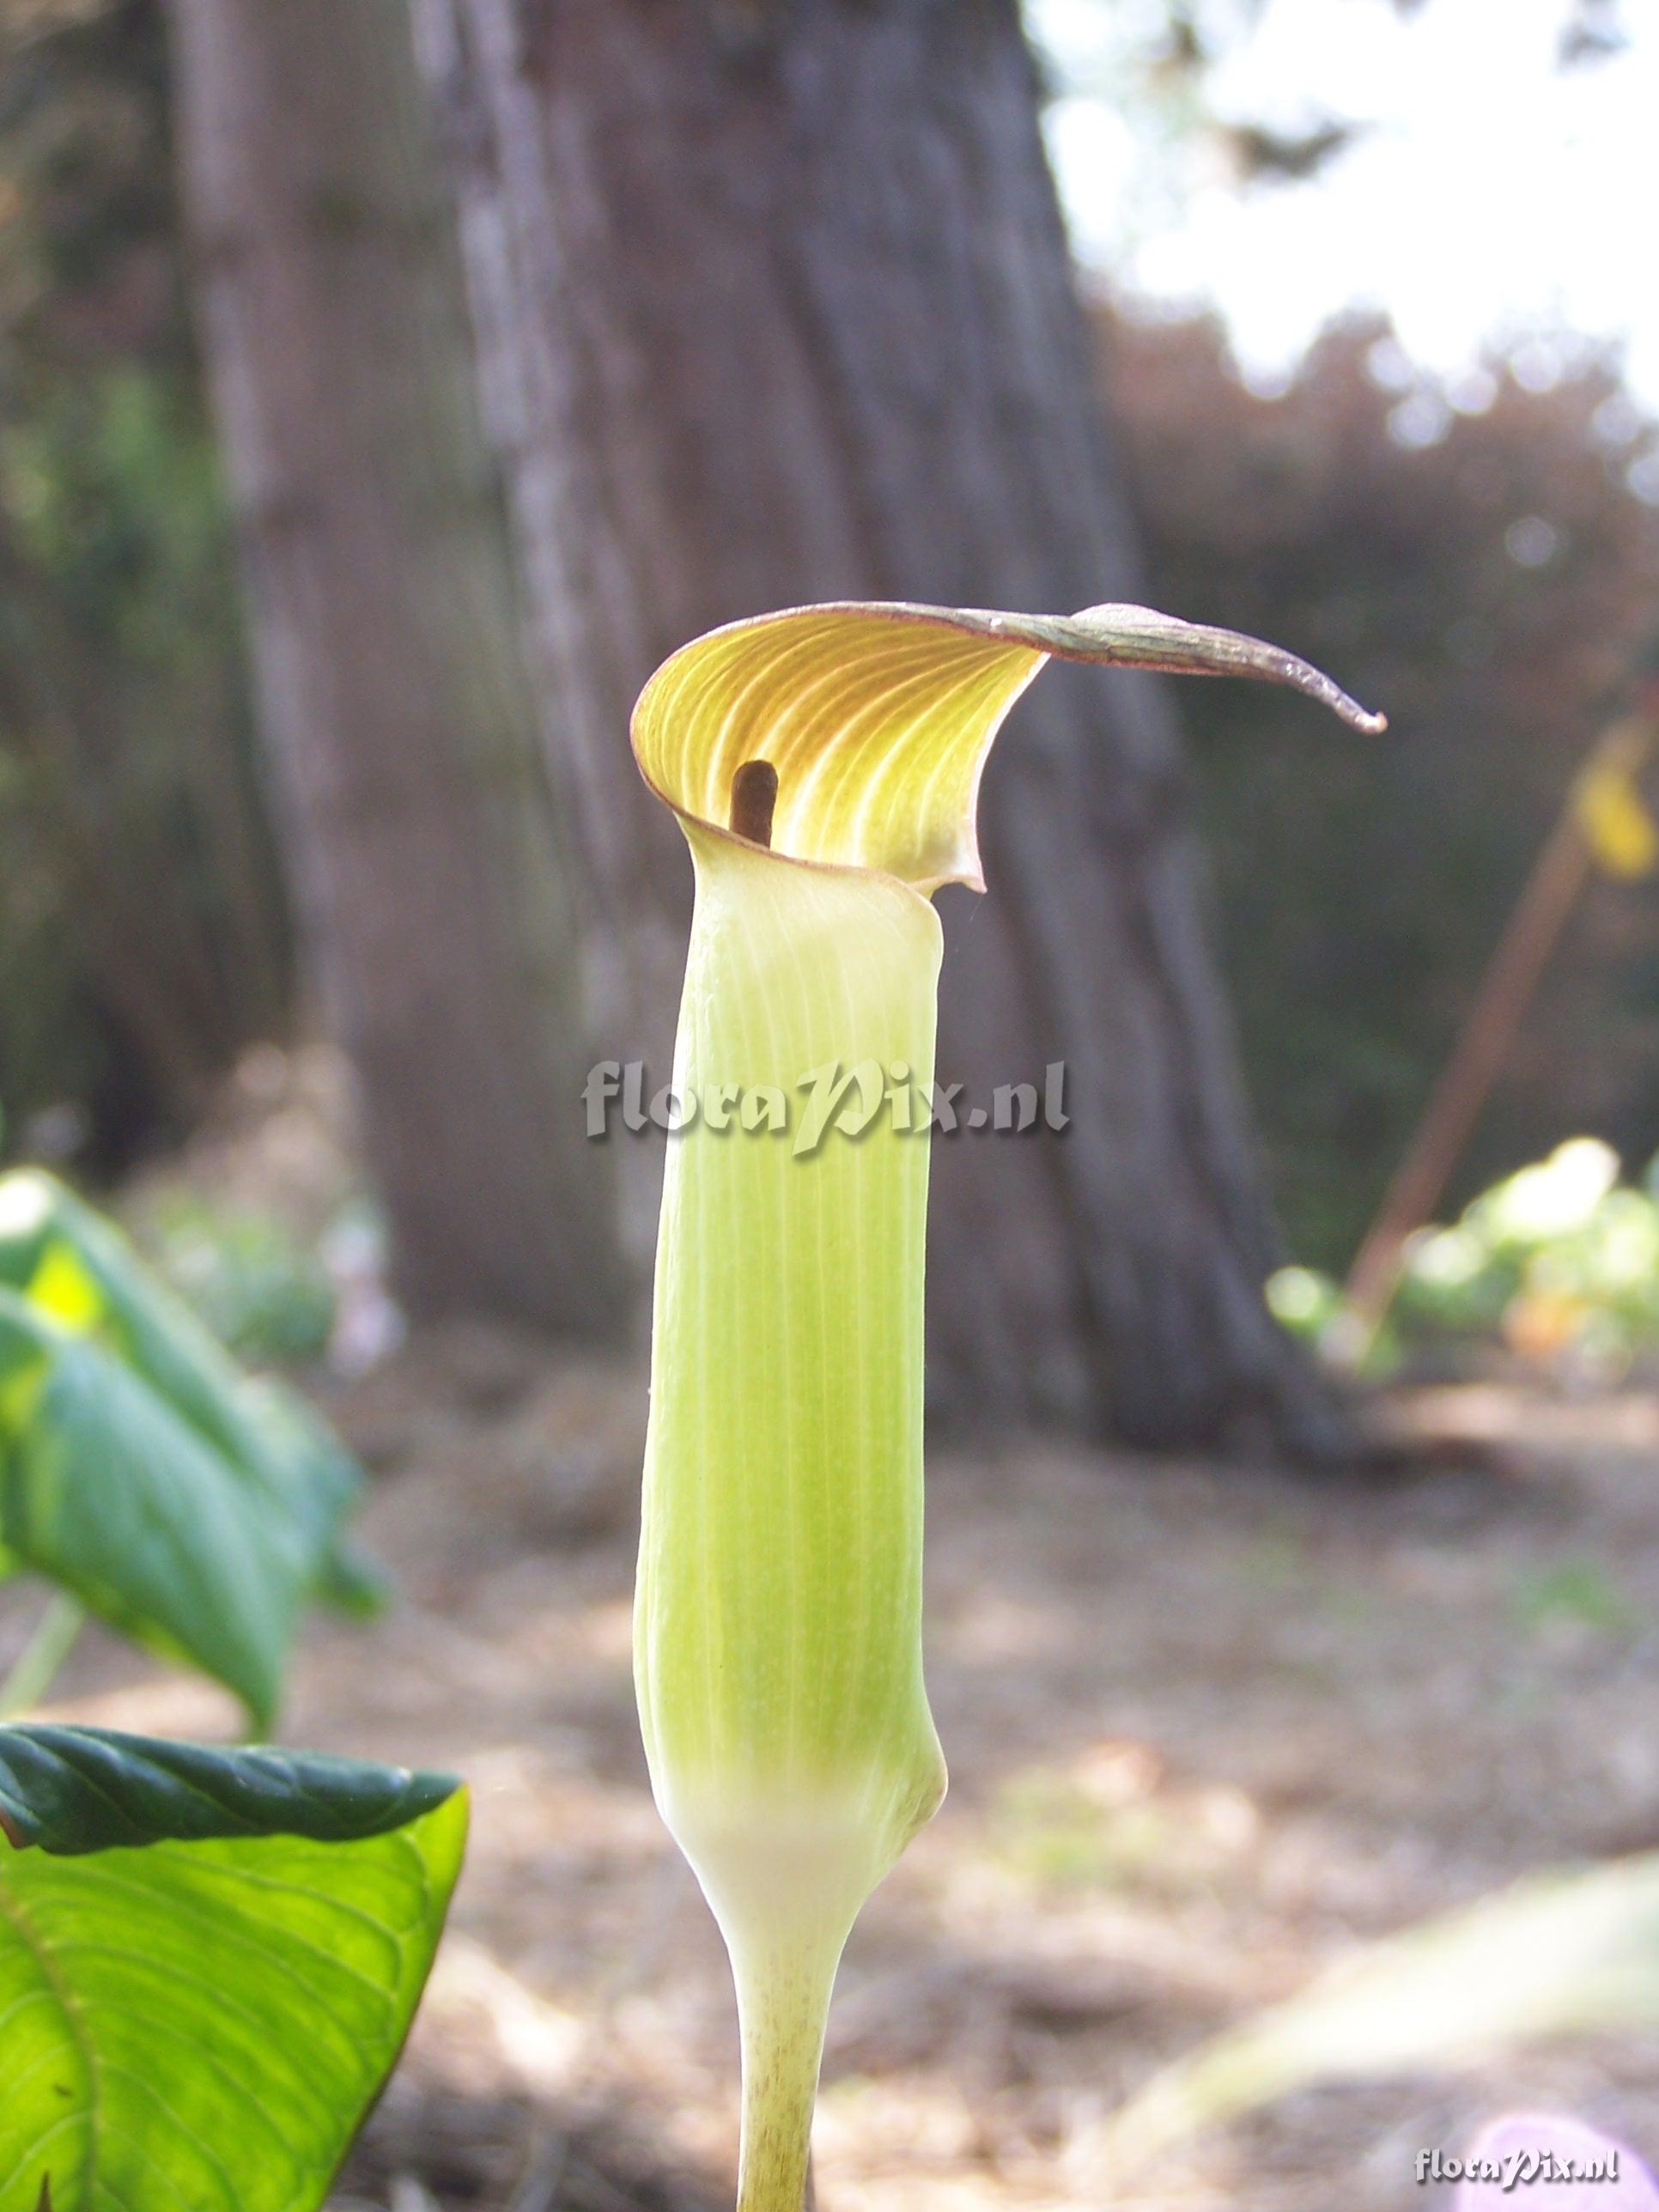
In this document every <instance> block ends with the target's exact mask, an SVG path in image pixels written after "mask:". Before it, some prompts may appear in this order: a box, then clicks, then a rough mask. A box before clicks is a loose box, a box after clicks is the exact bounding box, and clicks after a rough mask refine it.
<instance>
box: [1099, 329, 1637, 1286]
mask: <svg viewBox="0 0 1659 2212" xmlns="http://www.w3.org/2000/svg"><path fill="white" fill-rule="evenodd" d="M1102 337H1103V345H1104V347H1105V349H1106V354H1107V359H1108V363H1109V390H1110V392H1111V395H1112V398H1113V400H1114V404H1115V410H1116V413H1117V417H1118V421H1119V423H1120V426H1121V431H1122V435H1123V437H1124V441H1125V446H1126V457H1127V464H1128V468H1129V472H1130V478H1131V483H1132V485H1133V491H1134V495H1135V500H1136V505H1137V507H1138V510H1139V517H1140V520H1141V526H1142V530H1143V534H1144V538H1145V544H1146V556H1147V562H1148V567H1149V571H1150V577H1149V585H1148V594H1147V595H1148V597H1149V598H1150V599H1152V600H1153V601H1155V602H1156V603H1157V604H1158V605H1165V606H1171V607H1176V608H1179V610H1180V611H1181V612H1182V613H1183V614H1185V615H1188V616H1191V617H1194V618H1195V619H1199V620H1202V621H1209V622H1218V623H1227V624H1229V625H1231V627H1233V628H1236V629H1243V630H1249V631H1252V632H1254V633H1255V634H1256V635H1263V636H1267V635H1271V636H1273V637H1278V638H1282V639H1283V640H1284V641H1285V643H1286V644H1287V645H1290V646H1291V647H1294V648H1295V649H1296V650H1297V651H1298V652H1302V653H1306V654H1307V655H1308V656H1309V657H1310V659H1314V660H1316V662H1317V663H1318V664H1319V665H1322V666H1323V667H1328V668H1331V669H1333V670H1334V671H1336V672H1337V673H1338V675H1339V676H1340V679H1341V681H1342V682H1343V683H1344V684H1346V685H1347V686H1348V687H1349V688H1351V689H1352V690H1353V691H1354V692H1355V693H1356V695H1357V696H1359V697H1360V698H1363V699H1364V700H1365V701H1366V702H1367V703H1369V704H1371V705H1375V706H1379V707H1382V708H1385V709H1386V710H1387V712H1388V714H1389V718H1390V722H1391V728H1390V731H1389V735H1388V736H1387V737H1386V738H1383V739H1381V740H1379V741H1378V742H1377V743H1376V744H1357V743H1354V742H1352V740H1347V739H1344V740H1340V741H1339V742H1336V743H1332V742H1330V741H1329V740H1328V738H1327V735H1326V733H1325V732H1322V731H1321V730H1318V729H1316V728H1315V727H1313V726H1311V725H1310V721H1309V720H1308V719H1307V718H1306V717H1304V715H1302V714H1300V713H1298V712H1297V709H1296V708H1295V707H1294V706H1291V705H1287V704H1286V702H1285V700H1284V699H1283V698H1282V697H1281V696H1279V695H1276V694H1273V693H1270V692H1267V691H1256V690H1252V689H1251V688H1249V687H1247V686H1245V685H1243V684H1209V685H1200V686H1194V687H1191V689H1190V690H1188V691H1187V692H1184V693H1183V694H1182V702H1181V703H1182V713H1183V715H1184V716H1185V718H1186V720H1187V721H1188V726H1189V727H1190V729H1191V730H1192V732H1193V733H1194V741H1195V744H1194V752H1195V777H1196V786H1197V792H1198V797H1199V800H1200V811H1201V815H1202V818H1203V821H1204V824H1205V827H1206V831H1207V848H1208V851H1209V854H1210V856H1211V860H1212V869H1213V873H1214V878H1215V892H1216V908H1217V913H1218V935H1219V939H1220V944H1221V950H1222V953H1223V957H1224V959H1225V964H1226V967H1227V969H1228V972H1229V975H1230V978H1231V983H1232V986H1233V989H1234V994H1235V1004H1236V1006H1237V1012H1238V1019H1239V1025H1240V1029H1241V1032H1242V1037H1243V1050H1244V1056H1245V1060H1246V1066H1247V1070H1248V1073H1249V1079H1250V1081H1251V1085H1252V1090H1253V1092H1254V1096H1255V1103H1256V1109H1257V1113H1258V1116H1259V1121H1260V1124H1261V1128H1262V1131H1263V1133H1264V1136H1265V1139H1266V1142H1267V1147H1268V1153H1269V1160H1270V1165H1271V1169H1272V1173H1273V1183H1274V1187H1275V1189H1276V1191H1277V1193H1278V1195H1279V1201H1280V1206H1281V1209H1282V1212H1283V1214H1284V1217H1285V1226H1286V1230H1287V1234H1288V1242H1289V1243H1290V1246H1291V1250H1292V1251H1293V1252H1294V1253H1295V1255H1296V1256H1297V1258H1298V1259H1301V1260H1305V1261H1309V1262H1310V1264H1313V1265H1315V1266H1318V1267H1341V1266H1343V1265H1345V1264H1346V1261H1347V1260H1348V1258H1349V1257H1350V1256H1351V1255H1352V1251H1353V1249H1354V1248H1355V1246H1356V1244H1357V1243H1358V1238H1359V1236H1360V1234H1361V1232H1362V1231H1363V1230H1364V1226H1365V1225H1366V1223H1367V1221H1368V1220H1369V1218H1370V1214H1371V1212H1372V1210H1373V1209H1374V1207H1375V1205H1376V1200H1377V1199H1378V1197H1379V1196H1380V1194H1381V1191H1382V1188H1383V1183H1384V1182H1385V1181H1386V1179H1387V1176H1388V1175H1389V1171H1390V1170H1391V1169H1392V1168H1393V1166H1394V1164H1395V1162H1396V1160H1397V1159H1398V1158H1399V1155H1400V1153H1401V1151H1402V1150H1403V1148H1404V1146H1405V1144H1406V1141H1407V1137H1408V1136H1409V1134H1410V1132H1411V1130H1412V1127H1413V1125H1414V1123H1415V1121H1416V1117H1417V1115H1418V1114H1419V1111H1420V1110H1421V1108H1422V1106H1423V1103H1424V1101H1425V1097H1426V1096H1427V1093H1428V1091H1429V1088H1430V1085H1431V1082H1432V1080H1433V1079H1434V1076H1435V1073H1437V1069H1438V1067H1439V1066H1440V1064H1441V1062H1442V1060H1443V1058H1444V1056H1445V1054H1446V1053H1447V1051H1448V1050H1449V1047H1450V1043H1451V1041H1452V1038H1453V1036H1454V1035H1455V1031H1456V1028H1457V1024H1458V1023H1459V1020H1460V1018H1461V1017H1462V1012H1463V1011H1464V1009H1465V1007H1466V1006H1467V1005H1468V1000H1469V997H1470V994H1471V993H1472V992H1473V990H1474V987H1475V984H1476V982H1477V981H1478V979H1479V977H1480V974H1481V972H1482V970H1483V969H1484V968H1485V966H1486V961H1487V959H1488V958H1489V957H1490V954H1491V951H1492V946H1493V945H1494V944H1495V942H1496V940H1497V939H1498V933H1499V931H1500V930H1501V928H1502V927H1503V925H1504V921H1505V919H1506V917H1507V915H1508V914H1509V911H1510V907H1511V905H1512V904H1513V902H1514V900H1515V898H1516V895H1517V894H1518V892H1519V890H1520V889H1521V886H1522V883H1523V882H1524V880H1525V878H1526V876H1527V873H1528V870H1529V869H1530V867H1531V866H1532V863H1533V860H1534V856H1535V854H1536V853H1537V850H1538V848H1539V846H1540V845H1541V842H1542V841H1543V839H1544V837H1545V836H1547V832H1548V829H1549V828H1550V825H1551V823H1552V822H1553V819H1554V817H1555V815H1556V813H1557V811H1559V807H1560V806H1561V805H1562V803H1563V800H1564V798H1565V793H1566V791H1567V788H1568V786H1569V785H1570V783H1571V780H1572V778H1573V775H1574V774H1575V773H1576V771H1577V768H1578V766H1579V765H1580V763H1582V760H1583V756H1584V754H1585V752H1586V750H1587V749H1588V748H1589V745H1590V744H1591V743H1592V742H1593V741H1594V739H1595V737H1596V735H1597V734H1598V732H1600V730H1601V728H1602V726H1604V723H1605V721H1606V720H1607V718H1608V717H1609V716H1610V715H1611V714H1613V713H1614V712H1616V711H1617V710H1618V709H1619V708H1620V706H1621V704H1622V703H1623V691H1624V687H1625V686H1626V684H1627V682H1628V680H1629V678H1630V674H1631V671H1632V666H1633V665H1634V663H1635V662H1636V661H1637V659H1638V658H1639V657H1640V655H1641V654H1642V653H1644V651H1645V650H1646V649H1647V648H1648V647H1650V645H1651V642H1652V641H1653V638H1654V635H1655V633H1656V631H1659V506H1656V504H1654V503H1653V495H1654V493H1655V492H1656V490H1659V481H1656V470H1659V463H1656V461H1655V459H1654V454H1655V428H1654V426H1653V425H1652V424H1651V423H1650V422H1646V421H1644V419H1643V418H1642V416H1640V414H1639V413H1638V410H1636V409H1635V408H1634V407H1633V406H1632V403H1631V402H1630V400H1629V398H1627V396H1626V393H1625V392H1624V391H1623V389H1622V387H1621V386H1620V380H1619V376H1618V373H1617V364H1616V363H1615V362H1610V361H1607V360H1605V359H1602V358H1600V357H1597V356H1586V355H1585V354H1584V353H1583V350H1582V349H1579V350H1577V351H1575V350H1574V349H1573V348H1572V347H1571V344H1570V343H1567V342H1565V341H1560V342H1557V341H1549V342H1546V341H1545V340H1543V339H1541V338H1535V339H1533V340H1530V341H1528V343H1525V344H1522V345H1520V346H1518V347H1517V348H1516V351H1515V353H1514V355H1513V356H1512V357H1511V358H1510V359H1508V360H1494V361H1492V362H1491V363H1490V364H1489V365H1488V366H1487V368H1486V369H1485V370H1483V371H1482V372H1481V373H1480V374H1479V375H1474V376H1471V377H1469V378H1468V379H1465V380H1462V383H1461V384H1460V385H1458V386H1455V387H1452V388H1451V389H1449V391H1442V390H1440V389H1439V388H1438V387H1437V386H1431V385H1428V384H1425V383H1424V382H1423V381H1422V380H1420V379H1419V378H1418V377H1417V376H1416V374H1415V373H1414V372H1413V368H1412V366H1411V364H1410V362H1407V360H1406V359H1405V357H1404V356H1403V355H1402V354H1401V349H1400V348H1399V346H1398V345H1397V343H1395V340H1394V338H1393V337H1392V335H1391V334H1390V332H1389V329H1388V327H1387V325H1384V324H1383V323H1381V322H1365V323H1359V324H1353V325H1346V326H1342V327H1340V328H1337V329H1334V330H1333V331H1331V332H1330V333H1329V334H1328V336H1327V337H1325V339H1324V340H1323V341H1322V343H1320V344H1319V346H1318V347H1316V349H1315V350H1314V352H1313V353H1312V354H1311V356H1310V357H1309V359H1308V360H1307V362H1305V364H1304V368H1303V369H1302V371H1301V373H1300V374H1299V375H1298V376H1297V379H1296V380H1295V381H1294V382H1293V383H1292V384H1291V386H1289V387H1288V389H1286V390H1285V391H1284V392H1280V393H1279V394H1277V395H1276V396H1262V395H1260V394H1257V393H1254V392H1250V391H1249V390H1248V389H1247V388H1246V387H1245V386H1244V385H1243V383H1242V382H1241V381H1240V380H1239V378H1238V377H1237V374H1236V373H1235V372H1234V369H1233V367H1232V364H1231V361H1230V359H1229V357H1228V355H1227V351H1226V348H1225V343H1224V341H1223V338H1222V337H1221V335H1220V334H1219V332H1218V331H1217V330H1216V329H1215V327H1214V326H1213V325H1211V324H1209V323H1207V322H1190V323H1181V324H1169V323H1147V322H1145V321H1138V320H1136V319H1133V317H1132V316H1131V315H1129V314H1128V313H1118V314H1117V315H1115V316H1103V319H1102ZM1656 945H1659V884H1655V883H1653V882H1646V883H1641V884H1611V883H1607V882H1605V881H1601V880H1598V882H1597V883H1596V884H1595V886H1594V887H1593V888H1592V890H1591V891H1590V893H1589V896H1588V898H1587V899H1586V901H1585V903H1584V906H1583V909H1582V911H1581V913H1580V914H1579V915H1578V916H1577V919H1576V921H1575V922H1574V924H1573V926H1572V927H1571V930H1570V932H1569V935H1568V939H1567V941H1566V943H1565V945H1564V946H1563V948H1562V949H1561V951H1560V953H1559V956H1558V957H1557V958H1556V960H1555V962H1554V963H1553V968H1552V970H1551V973H1550V975H1549V977H1548V979H1547V983H1546V987H1545V988H1544V991H1543V993H1542V994H1541V997H1540V1000H1539V1001H1538V1003H1537V1005H1536V1006H1535V1007H1534V1011H1533V1013H1532V1014H1531V1016H1530V1017H1529V1018H1528V1023H1527V1025H1526V1028H1525V1030H1524V1033H1523V1036H1522V1043H1521V1047H1520V1049H1519V1051H1518V1054H1517V1056H1516V1060H1515V1061H1514V1063H1513V1064H1512V1065H1511V1066H1510V1068H1509V1069H1508V1070H1506V1071H1505V1073H1504V1078H1503V1080H1502V1082H1501V1084H1500V1086H1499V1090H1498V1095H1497V1097H1495V1099H1494V1101H1493V1104H1492V1109H1490V1110H1489V1111H1488V1113H1487V1115H1486V1118H1485V1121H1484V1122H1483V1125H1482V1127H1481V1130H1480V1135H1479V1137H1478V1139H1477V1141H1476V1143H1475V1145H1474V1147H1473V1149H1472V1152H1471V1153H1470V1156H1469V1158H1468V1160H1467V1161H1466V1163H1465V1164H1464V1166H1463V1168H1462V1172H1461V1176H1460V1179H1459V1182H1458V1183H1457V1185H1456V1186H1455V1189H1454V1193H1453V1197H1454V1200H1461V1199H1462V1198H1464V1197H1467V1196H1468V1194H1471V1193H1472V1192H1474V1191H1475V1190H1477V1189H1479V1188H1480V1186H1481V1185H1482V1183H1484V1182H1491V1181H1492V1180H1493V1178H1494V1177H1496V1176H1498V1175H1499V1174H1500V1173H1501V1172H1502V1171H1503V1170H1504V1168H1505V1167H1506V1166H1510V1165H1513V1164H1514V1163H1516V1161H1519V1160H1525V1159H1528V1158H1535V1157H1537V1156H1538V1155H1539V1154H1541V1153H1542V1152H1545V1151H1547V1150H1548V1149H1549V1148H1550V1146H1552V1145H1553V1143H1554V1142H1555V1141H1556V1140H1557V1139H1559V1136H1560V1135H1561V1133H1563V1131H1565V1130H1569V1129H1587V1130H1590V1131H1594V1132H1595V1133H1598V1134H1601V1135H1603V1136H1605V1137H1606V1138H1607V1139H1609V1140H1610V1141H1611V1142H1613V1144H1615V1145H1616V1146H1618V1147H1619V1148H1620V1151H1621V1152H1624V1153H1625V1154H1626V1156H1627V1157H1632V1156H1633V1157H1638V1158H1645V1157H1647V1156H1649V1155H1650V1154H1651V1153H1652V1152H1654V1151H1655V1150H1656V1148H1659V956H1656V952H1655V949H1654V948H1655V946H1656Z"/></svg>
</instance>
